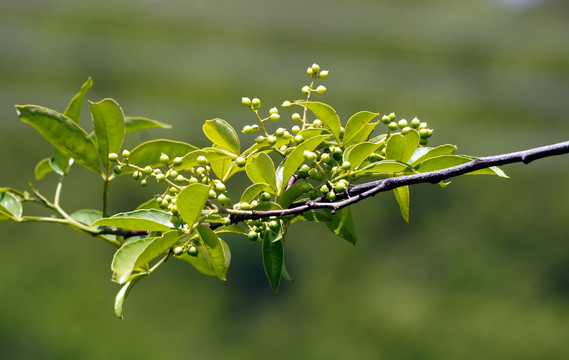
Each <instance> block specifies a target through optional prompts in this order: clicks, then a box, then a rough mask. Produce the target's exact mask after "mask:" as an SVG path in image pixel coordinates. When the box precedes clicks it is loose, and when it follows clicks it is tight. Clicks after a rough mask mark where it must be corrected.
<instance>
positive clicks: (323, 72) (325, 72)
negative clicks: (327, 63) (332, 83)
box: [318, 70, 328, 79]
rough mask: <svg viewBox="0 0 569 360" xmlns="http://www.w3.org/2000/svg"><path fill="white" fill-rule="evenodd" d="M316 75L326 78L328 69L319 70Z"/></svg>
mask: <svg viewBox="0 0 569 360" xmlns="http://www.w3.org/2000/svg"><path fill="white" fill-rule="evenodd" d="M318 77H319V78H321V79H326V78H327V77H328V70H322V71H320V73H319V74H318Z"/></svg>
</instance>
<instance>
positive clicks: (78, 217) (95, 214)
mask: <svg viewBox="0 0 569 360" xmlns="http://www.w3.org/2000/svg"><path fill="white" fill-rule="evenodd" d="M70 216H71V218H72V219H73V220H75V221H79V222H80V223H82V224H84V225H87V226H90V225H91V224H92V223H94V222H95V221H97V220H99V219H101V218H102V217H103V213H102V212H101V211H99V210H91V209H83V210H77V211H75V212H74V213H73V214H71V215H70Z"/></svg>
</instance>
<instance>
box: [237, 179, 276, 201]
mask: <svg viewBox="0 0 569 360" xmlns="http://www.w3.org/2000/svg"><path fill="white" fill-rule="evenodd" d="M266 190H267V191H271V186H270V185H269V184H264V183H260V184H253V185H250V186H249V187H247V189H245V191H243V194H242V195H241V200H240V202H248V203H250V202H251V201H253V200H254V199H255V198H256V197H257V196H258V195H259V194H260V193H261V192H263V191H266Z"/></svg>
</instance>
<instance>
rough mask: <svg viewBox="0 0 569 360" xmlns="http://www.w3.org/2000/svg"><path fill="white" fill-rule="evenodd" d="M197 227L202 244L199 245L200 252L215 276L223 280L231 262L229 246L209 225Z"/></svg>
mask: <svg viewBox="0 0 569 360" xmlns="http://www.w3.org/2000/svg"><path fill="white" fill-rule="evenodd" d="M197 229H198V233H199V235H200V238H201V239H202V244H201V245H202V246H200V247H199V250H200V252H201V253H202V254H203V255H204V257H205V259H206V261H207V263H208V264H209V266H210V268H211V269H212V270H213V272H214V273H215V276H217V277H218V279H220V280H222V281H225V280H226V275H227V270H228V269H229V264H230V262H231V253H230V252H229V247H228V246H227V244H225V243H224V242H223V240H221V239H220V238H219V236H217V234H216V233H215V232H214V231H213V230H211V229H210V228H209V227H207V226H203V225H198V227H197Z"/></svg>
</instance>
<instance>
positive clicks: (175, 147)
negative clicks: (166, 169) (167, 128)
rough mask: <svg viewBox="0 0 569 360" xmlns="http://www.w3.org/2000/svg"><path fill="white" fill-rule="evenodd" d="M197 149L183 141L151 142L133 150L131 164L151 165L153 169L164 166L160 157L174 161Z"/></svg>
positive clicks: (162, 140) (129, 171) (160, 140)
mask: <svg viewBox="0 0 569 360" xmlns="http://www.w3.org/2000/svg"><path fill="white" fill-rule="evenodd" d="M197 149H198V148H197V147H195V146H193V145H190V144H187V143H185V142H181V141H173V140H165V139H158V140H151V141H147V142H144V143H142V144H140V145H138V146H137V147H135V148H134V149H132V151H131V152H130V157H129V162H130V163H131V164H137V165H150V166H152V167H157V166H163V165H164V164H163V163H161V162H160V155H162V154H166V155H168V156H169V157H170V159H174V158H176V157H182V156H184V155H186V154H187V153H189V152H191V151H194V150H197ZM133 171H134V170H133V169H129V170H126V169H125V171H123V172H122V173H121V174H129V173H132V172H133Z"/></svg>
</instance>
